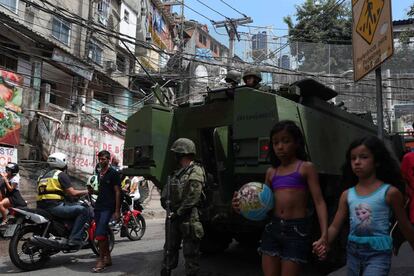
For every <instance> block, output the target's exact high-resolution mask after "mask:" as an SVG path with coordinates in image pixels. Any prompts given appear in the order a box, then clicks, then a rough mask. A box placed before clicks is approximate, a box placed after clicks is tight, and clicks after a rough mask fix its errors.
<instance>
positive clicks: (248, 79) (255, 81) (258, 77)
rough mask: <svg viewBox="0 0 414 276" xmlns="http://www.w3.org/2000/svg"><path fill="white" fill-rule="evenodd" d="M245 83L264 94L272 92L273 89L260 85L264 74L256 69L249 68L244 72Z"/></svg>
mask: <svg viewBox="0 0 414 276" xmlns="http://www.w3.org/2000/svg"><path fill="white" fill-rule="evenodd" d="M243 81H244V83H245V84H246V86H247V87H251V88H254V89H257V90H261V91H264V92H270V91H271V88H270V87H269V86H267V85H262V84H260V82H261V81H262V74H261V73H260V71H259V70H258V69H256V68H249V69H247V70H246V71H244V74H243Z"/></svg>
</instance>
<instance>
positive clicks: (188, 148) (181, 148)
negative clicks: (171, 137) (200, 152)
mask: <svg viewBox="0 0 414 276" xmlns="http://www.w3.org/2000/svg"><path fill="white" fill-rule="evenodd" d="M171 151H173V152H175V153H180V154H196V147H195V144H194V142H193V141H191V140H190V139H187V138H178V139H177V140H175V142H174V143H173V144H172V146H171Z"/></svg>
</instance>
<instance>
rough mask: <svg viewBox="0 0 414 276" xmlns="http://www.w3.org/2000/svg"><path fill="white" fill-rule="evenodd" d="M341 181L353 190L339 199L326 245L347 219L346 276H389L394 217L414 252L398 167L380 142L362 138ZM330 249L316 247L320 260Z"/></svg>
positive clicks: (348, 159)
mask: <svg viewBox="0 0 414 276" xmlns="http://www.w3.org/2000/svg"><path fill="white" fill-rule="evenodd" d="M343 178H344V181H345V184H346V185H348V186H349V187H351V188H349V189H347V190H346V191H344V192H343V193H342V195H341V198H340V200H339V205H338V211H337V212H336V215H335V218H334V220H333V222H332V224H331V225H330V226H329V229H328V244H330V243H331V242H332V241H333V240H334V239H335V238H336V236H337V235H338V232H339V230H340V229H341V226H342V224H343V222H344V221H345V219H346V218H347V216H348V217H349V220H350V231H349V236H348V244H347V268H348V276H353V275H355V276H359V275H364V276H371V275H373V276H382V275H384V276H385V275H388V273H389V270H390V267H391V255H392V254H391V252H392V238H391V237H390V235H389V230H390V216H391V214H392V212H391V211H393V214H394V216H395V218H396V219H397V221H398V223H399V227H400V229H401V231H402V233H403V234H404V236H405V237H406V239H407V240H408V241H409V243H410V245H411V247H412V248H413V249H414V228H413V227H412V226H411V224H410V223H409V221H408V219H407V216H406V214H405V211H404V207H403V204H404V203H403V195H402V193H401V192H400V190H402V187H403V181H402V178H401V175H400V170H399V167H398V164H397V162H396V161H395V160H394V159H393V158H392V157H391V154H390V153H389V151H388V150H387V148H386V147H385V145H384V143H383V142H382V141H381V140H380V139H379V138H377V137H374V136H368V137H364V138H361V139H358V140H355V141H354V142H352V143H351V145H350V147H349V149H348V151H347V153H346V163H345V164H344V166H343ZM328 247H329V246H325V245H323V244H321V243H320V242H319V241H317V242H315V243H314V244H313V250H314V252H315V253H316V254H317V255H318V256H319V257H320V258H322V259H323V258H325V256H326V253H327V251H328Z"/></svg>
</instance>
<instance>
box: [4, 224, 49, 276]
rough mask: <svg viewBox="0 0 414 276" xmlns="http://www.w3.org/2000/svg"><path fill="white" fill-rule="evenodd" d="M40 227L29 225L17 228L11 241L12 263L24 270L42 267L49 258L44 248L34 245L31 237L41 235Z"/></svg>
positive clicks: (10, 253)
mask: <svg viewBox="0 0 414 276" xmlns="http://www.w3.org/2000/svg"><path fill="white" fill-rule="evenodd" d="M41 234H42V231H41V229H40V228H38V227H35V226H32V225H29V226H23V227H21V228H20V229H17V230H16V233H15V234H14V235H13V237H12V238H11V240H10V243H9V255H10V260H11V261H12V263H13V264H14V265H15V266H16V267H18V268H20V269H21V270H24V271H30V270H36V269H39V268H42V267H43V266H44V265H45V264H46V262H47V261H48V259H49V256H48V255H47V254H46V253H44V252H43V249H42V248H40V247H38V246H36V245H33V244H32V243H31V242H30V238H31V237H32V236H33V235H41Z"/></svg>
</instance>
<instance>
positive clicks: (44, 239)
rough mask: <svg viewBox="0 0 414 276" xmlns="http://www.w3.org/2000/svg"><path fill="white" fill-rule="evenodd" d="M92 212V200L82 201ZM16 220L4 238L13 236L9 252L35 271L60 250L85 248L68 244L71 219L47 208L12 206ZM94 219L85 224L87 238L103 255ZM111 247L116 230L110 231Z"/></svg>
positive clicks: (17, 263) (18, 262) (23, 266)
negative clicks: (63, 217)
mask: <svg viewBox="0 0 414 276" xmlns="http://www.w3.org/2000/svg"><path fill="white" fill-rule="evenodd" d="M80 203H81V204H82V205H83V206H86V207H87V208H88V209H89V211H90V212H92V210H93V209H92V207H91V204H90V200H82V201H81V202H80ZM12 210H13V212H14V216H15V218H16V220H15V223H13V224H10V225H8V226H7V229H6V230H5V232H4V234H3V235H4V238H11V240H10V243H9V255H10V260H11V261H12V263H13V264H14V265H15V266H16V267H18V268H20V269H22V270H24V271H31V270H36V269H40V268H42V267H43V266H44V265H45V264H46V262H47V261H48V260H49V258H50V256H52V255H55V254H57V253H59V252H63V253H72V252H76V251H78V250H80V249H81V248H83V247H80V246H78V247H71V246H69V245H68V244H67V241H68V237H69V235H70V231H71V226H72V225H71V222H70V221H67V220H63V219H61V218H57V217H54V216H52V215H51V214H50V213H48V212H47V211H45V210H43V209H30V208H12ZM92 217H93V216H90V218H91V219H90V220H89V222H88V223H86V224H85V226H84V233H83V241H84V244H85V245H89V246H90V248H91V249H92V251H93V252H94V253H95V254H96V255H97V256H99V247H98V242H97V241H96V240H95V239H94V236H95V230H96V224H95V221H94V220H93V219H92ZM108 240H109V249H110V251H112V249H113V247H114V240H115V238H114V233H113V232H112V229H111V228H110V229H109V232H108Z"/></svg>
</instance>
